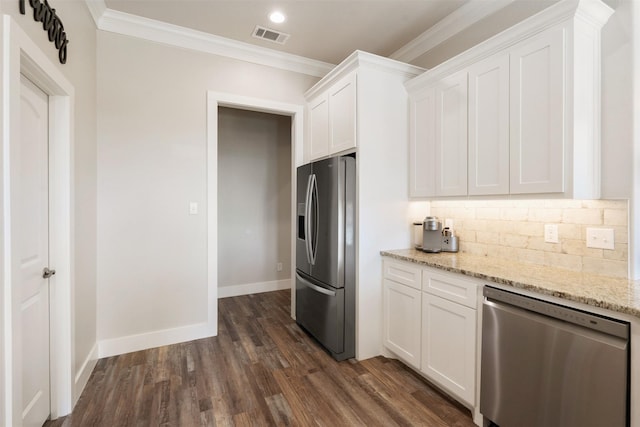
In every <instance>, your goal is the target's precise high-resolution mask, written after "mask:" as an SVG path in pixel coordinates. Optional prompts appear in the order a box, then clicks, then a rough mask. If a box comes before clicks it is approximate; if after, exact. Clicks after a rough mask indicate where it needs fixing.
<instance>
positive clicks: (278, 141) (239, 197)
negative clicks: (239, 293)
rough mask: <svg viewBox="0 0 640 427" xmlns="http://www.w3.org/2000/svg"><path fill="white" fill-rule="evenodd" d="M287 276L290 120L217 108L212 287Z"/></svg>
mask: <svg viewBox="0 0 640 427" xmlns="http://www.w3.org/2000/svg"><path fill="white" fill-rule="evenodd" d="M278 262H280V263H282V271H280V272H278V271H277V268H276V264H277V263H278ZM290 278H291V117H287V116H278V115H274V114H267V113H259V112H254V111H247V110H238V109H233V108H219V109H218V286H219V287H229V286H234V285H246V284H257V283H263V282H272V281H279V280H285V279H290Z"/></svg>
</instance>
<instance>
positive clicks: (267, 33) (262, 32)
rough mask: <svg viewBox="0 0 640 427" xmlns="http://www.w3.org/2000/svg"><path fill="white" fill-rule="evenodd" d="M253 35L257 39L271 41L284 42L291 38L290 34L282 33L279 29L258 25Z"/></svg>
mask: <svg viewBox="0 0 640 427" xmlns="http://www.w3.org/2000/svg"><path fill="white" fill-rule="evenodd" d="M253 37H255V38H257V39H262V40H268V41H270V42H275V43H279V44H284V43H285V42H286V41H287V39H288V38H289V34H285V33H280V32H278V31H275V30H271V29H269V28H265V27H261V26H260V25H256V28H255V30H253Z"/></svg>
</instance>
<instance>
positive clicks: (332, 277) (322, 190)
mask: <svg viewBox="0 0 640 427" xmlns="http://www.w3.org/2000/svg"><path fill="white" fill-rule="evenodd" d="M354 156H355V155H348V156H340V157H332V158H329V159H326V160H320V161H317V162H314V163H310V164H307V165H304V166H300V167H299V168H298V171H297V238H296V322H297V323H298V324H299V325H300V326H302V328H303V329H305V330H306V331H307V332H308V333H310V334H311V335H312V336H313V337H314V338H315V339H316V340H317V341H318V342H319V343H320V344H322V345H323V346H324V347H325V348H326V349H327V350H328V351H329V353H330V354H331V356H332V357H333V358H335V359H336V360H345V359H348V358H352V357H355V291H356V290H355V237H356V236H355V234H356V222H355V217H356V159H355V157H354Z"/></svg>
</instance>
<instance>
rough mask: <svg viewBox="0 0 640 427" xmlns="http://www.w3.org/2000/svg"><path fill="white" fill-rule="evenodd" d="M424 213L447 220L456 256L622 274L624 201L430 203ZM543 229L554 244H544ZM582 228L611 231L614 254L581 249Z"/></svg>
mask: <svg viewBox="0 0 640 427" xmlns="http://www.w3.org/2000/svg"><path fill="white" fill-rule="evenodd" d="M430 212H431V213H430V214H431V215H432V216H436V217H438V218H439V219H440V220H441V221H442V222H443V223H444V220H445V219H447V218H450V219H453V221H454V226H453V228H454V231H455V233H456V234H457V235H458V238H459V242H460V243H459V244H460V251H461V252H467V253H471V254H476V255H484V256H487V255H488V256H492V257H499V258H504V259H513V260H517V261H523V262H529V263H534V264H540V265H548V266H553V267H559V268H565V269H569V270H573V271H580V272H587V273H596V274H605V275H608V276H614V277H627V275H628V260H629V255H628V253H629V251H628V235H629V233H628V202H627V201H626V200H504V201H495V200H494V201H479V200H472V201H470V200H465V201H457V200H456V201H433V202H431V203H430ZM545 224H557V225H558V237H559V243H557V244H554V243H545V241H544V226H545ZM587 227H595V228H613V229H614V233H615V250H605V249H592V248H587V245H586V235H587V231H586V230H587Z"/></svg>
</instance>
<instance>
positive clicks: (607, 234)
mask: <svg viewBox="0 0 640 427" xmlns="http://www.w3.org/2000/svg"><path fill="white" fill-rule="evenodd" d="M615 243H616V242H615V234H614V232H613V228H587V247H588V248H599V249H610V250H613V249H615Z"/></svg>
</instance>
